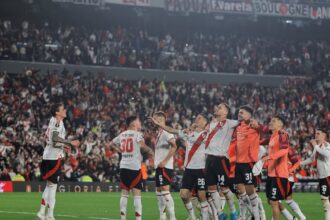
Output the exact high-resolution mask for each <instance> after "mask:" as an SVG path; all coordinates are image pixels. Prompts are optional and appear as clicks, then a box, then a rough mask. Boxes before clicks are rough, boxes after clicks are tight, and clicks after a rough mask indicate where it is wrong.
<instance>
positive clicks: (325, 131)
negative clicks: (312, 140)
mask: <svg viewBox="0 0 330 220" xmlns="http://www.w3.org/2000/svg"><path fill="white" fill-rule="evenodd" d="M316 131H321V132H322V133H324V134H325V136H326V137H327V138H328V137H329V133H328V131H327V130H326V128H323V127H322V128H316Z"/></svg>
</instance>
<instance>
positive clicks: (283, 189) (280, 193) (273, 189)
mask: <svg viewBox="0 0 330 220" xmlns="http://www.w3.org/2000/svg"><path fill="white" fill-rule="evenodd" d="M289 188H290V183H289V180H288V179H286V178H280V177H268V178H267V182H266V195H267V198H268V199H269V200H273V201H278V200H284V199H286V197H288V193H289Z"/></svg>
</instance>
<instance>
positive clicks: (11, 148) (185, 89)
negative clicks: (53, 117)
mask: <svg viewBox="0 0 330 220" xmlns="http://www.w3.org/2000/svg"><path fill="white" fill-rule="evenodd" d="M329 90H330V82H329V81H327V78H319V79H297V78H296V79H291V80H286V81H285V82H283V84H282V85H281V86H280V87H279V88H270V87H263V86H259V85H256V84H254V85H253V84H243V85H235V84H232V85H226V86H224V85H220V84H218V83H217V84H206V83H202V82H199V83H197V82H184V83H182V82H171V83H169V82H168V83H167V82H159V81H146V80H140V81H124V80H121V79H110V78H107V77H106V74H98V75H97V74H95V75H89V76H88V75H81V74H79V73H71V72H66V71H63V72H57V73H48V74H41V73H38V72H37V71H31V70H29V71H27V72H26V73H24V74H8V73H5V72H2V73H0V115H1V118H0V120H1V121H0V122H1V127H0V167H2V168H3V169H2V170H1V174H0V180H10V179H12V180H15V179H17V178H18V177H20V178H21V179H23V180H24V179H25V180H26V181H32V180H38V179H39V177H40V168H39V166H40V162H41V159H42V152H43V147H44V146H45V141H46V138H45V135H44V134H45V130H46V128H47V125H48V122H49V118H50V115H49V109H50V106H51V103H54V102H59V101H63V102H64V103H65V104H66V106H67V109H68V113H67V115H68V117H67V119H66V120H65V127H66V128H67V132H68V135H69V138H70V137H71V138H73V137H78V138H79V139H80V140H81V142H82V145H81V147H80V149H79V150H76V151H73V152H71V151H67V157H66V159H65V165H64V168H63V170H62V172H63V178H64V179H66V180H72V181H82V180H83V178H85V177H88V178H89V179H90V180H92V181H103V182H105V181H109V182H116V181H117V180H118V173H119V172H118V161H119V157H120V155H118V153H116V152H114V151H112V150H111V149H110V141H111V139H112V138H113V137H115V136H116V135H117V134H118V133H119V132H121V131H123V130H124V129H125V123H124V122H125V117H127V116H128V115H131V114H134V113H136V112H137V113H138V115H139V116H140V118H141V119H142V121H143V122H144V128H145V129H144V136H145V139H146V143H147V144H148V145H149V146H151V147H152V146H153V144H154V143H155V139H156V138H155V135H154V129H153V127H151V126H150V123H148V120H147V118H148V116H150V115H151V114H152V112H153V111H155V110H163V111H164V112H166V114H167V116H168V119H169V122H170V123H172V125H173V126H176V127H180V126H182V127H188V126H189V125H191V123H192V120H193V116H195V115H196V114H197V113H199V112H207V113H208V114H209V117H212V112H213V108H214V106H215V105H216V104H217V103H219V102H221V101H226V102H227V103H228V104H229V105H230V106H231V108H232V109H231V112H232V118H237V114H236V113H235V112H237V108H238V107H239V106H241V105H244V104H248V105H250V106H252V107H253V108H254V109H255V114H254V117H255V118H256V119H257V120H259V122H260V123H264V124H266V123H268V120H269V119H270V117H271V115H273V114H274V113H275V112H280V113H281V114H284V115H285V116H286V117H287V119H288V122H289V124H288V126H287V130H288V132H289V133H290V136H291V145H293V146H295V147H296V148H297V149H298V151H299V152H300V153H301V154H302V155H304V156H308V155H310V154H311V152H312V148H311V147H310V145H309V140H310V138H311V137H312V136H313V133H314V129H315V127H316V126H323V127H324V126H328V127H329V121H330V109H329V106H330V103H329V100H330V92H329ZM188 94H189V95H188ZM178 145H179V146H183V145H182V143H180V141H178ZM183 157H184V150H183V148H179V150H178V153H177V154H176V156H175V164H176V167H177V171H178V172H180V170H182V168H183V167H182V166H183V159H184V158H183ZM144 160H145V163H146V165H147V167H148V173H149V174H152V172H153V168H152V167H153V166H152V165H153V161H152V160H150V159H149V158H144ZM298 175H300V176H301V177H304V176H307V177H310V178H313V177H314V176H315V175H316V169H315V166H310V167H307V168H306V169H303V170H300V171H299V172H298ZM18 179H19V178H18Z"/></svg>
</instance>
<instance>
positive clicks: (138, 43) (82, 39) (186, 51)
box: [0, 20, 330, 75]
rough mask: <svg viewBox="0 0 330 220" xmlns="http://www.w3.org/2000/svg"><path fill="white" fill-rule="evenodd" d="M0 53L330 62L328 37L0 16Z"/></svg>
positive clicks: (187, 65)
mask: <svg viewBox="0 0 330 220" xmlns="http://www.w3.org/2000/svg"><path fill="white" fill-rule="evenodd" d="M0 59H9V60H25V61H38V62H50V63H61V64H66V63H68V64H86V65H104V66H115V67H131V68H139V69H165V70H172V71H175V70H185V71H203V72H229V73H239V74H246V73H253V74H260V75H263V74H277V75H278V74H285V75H314V74H315V73H322V72H325V71H327V70H328V69H329V67H330V42H329V41H328V40H326V39H325V40H318V41H316V40H297V39H292V40H290V38H286V39H276V38H272V37H265V36H263V37H261V36H259V37H256V36H253V37H252V36H251V37H249V36H247V35H246V34H242V35H239V36H237V35H231V34H229V33H228V34H223V35H222V34H220V33H206V32H203V33H187V32H185V31H182V32H180V33H179V32H175V33H167V34H159V33H158V34H157V33H150V32H148V30H144V29H142V28H141V29H138V28H125V27H121V26H117V27H110V28H108V29H104V30H95V29H94V28H86V27H83V26H79V27H77V26H72V25H68V24H67V25H65V24H63V25H54V24H51V23H49V22H44V23H43V25H36V24H34V23H30V22H28V21H23V22H22V23H14V22H11V21H10V20H2V21H1V20H0Z"/></svg>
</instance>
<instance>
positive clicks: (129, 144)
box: [121, 138, 133, 153]
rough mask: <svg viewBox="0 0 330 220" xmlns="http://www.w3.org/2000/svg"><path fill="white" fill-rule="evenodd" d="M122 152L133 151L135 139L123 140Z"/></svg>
mask: <svg viewBox="0 0 330 220" xmlns="http://www.w3.org/2000/svg"><path fill="white" fill-rule="evenodd" d="M121 152H122V153H131V152H133V139H132V138H127V139H123V140H121Z"/></svg>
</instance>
